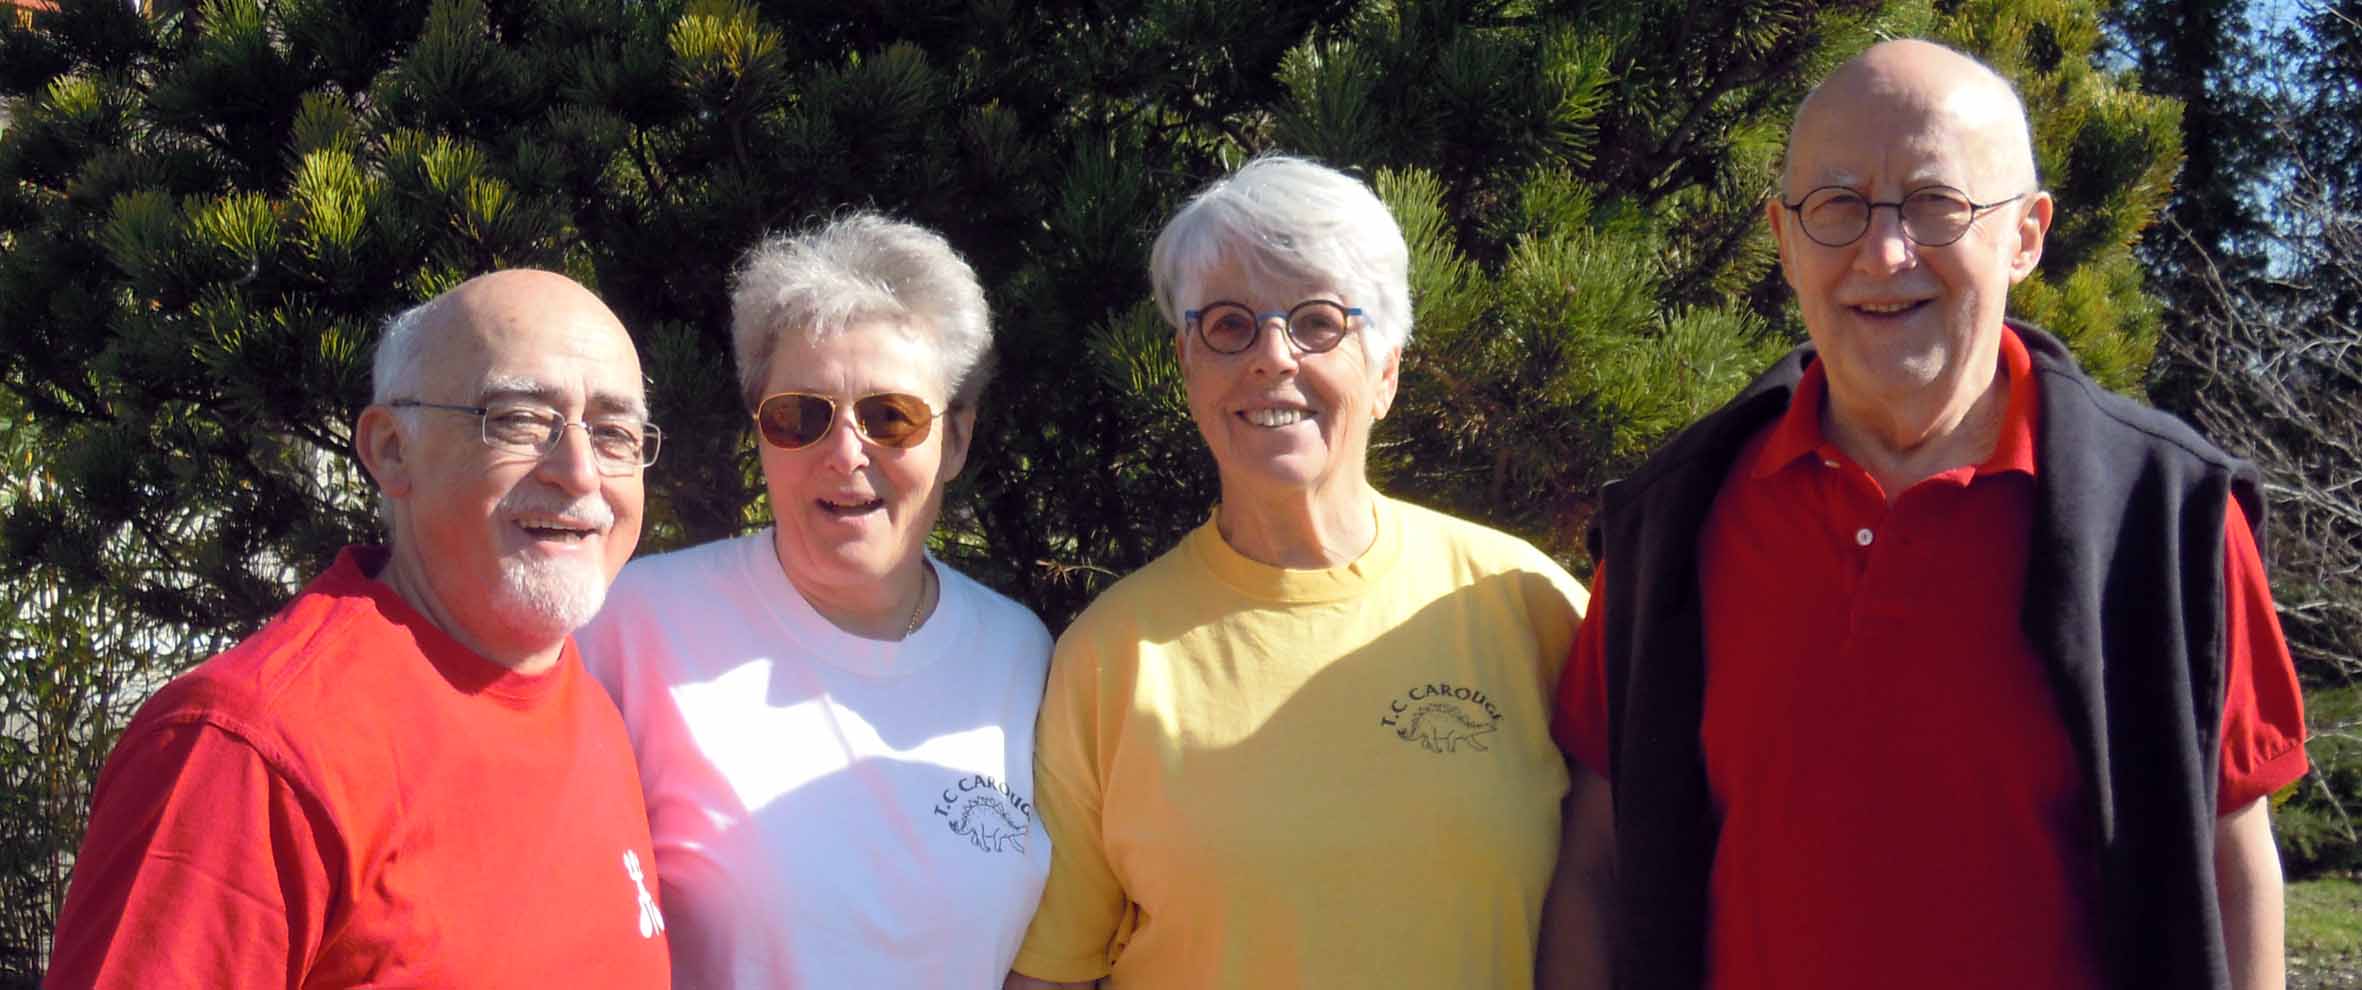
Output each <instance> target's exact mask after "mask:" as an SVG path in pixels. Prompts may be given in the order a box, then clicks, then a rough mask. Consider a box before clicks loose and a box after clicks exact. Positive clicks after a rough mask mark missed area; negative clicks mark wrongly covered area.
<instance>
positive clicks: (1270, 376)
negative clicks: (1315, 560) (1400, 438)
mask: <svg viewBox="0 0 2362 990" xmlns="http://www.w3.org/2000/svg"><path fill="white" fill-rule="evenodd" d="M1180 297H1181V298H1182V299H1184V300H1186V301H1187V306H1188V308H1191V309H1203V308H1205V307H1206V306H1207V305H1208V304H1210V303H1214V302H1218V301H1226V302H1235V303H1240V304H1243V305H1245V306H1246V307H1248V308H1249V309H1250V310H1252V311H1253V312H1256V313H1272V312H1285V311H1287V310H1289V309H1291V308H1293V307H1295V306H1296V305H1297V304H1299V303H1302V302H1304V301H1305V300H1308V299H1328V300H1333V301H1336V302H1339V303H1341V304H1343V305H1346V306H1351V305H1353V304H1354V302H1353V300H1351V299H1347V298H1345V297H1344V296H1343V295H1342V294H1341V293H1339V292H1337V291H1336V289H1335V288H1334V287H1332V286H1322V285H1307V284H1273V283H1272V282H1270V281H1269V280H1251V279H1249V278H1247V277H1246V276H1245V274H1244V273H1243V272H1242V271H1241V270H1240V268H1239V266H1237V265H1235V264H1227V263H1226V264H1223V265H1220V266H1217V267H1216V268H1214V269H1213V270H1212V271H1210V272H1208V273H1207V274H1206V275H1205V276H1204V277H1202V278H1196V279H1190V280H1187V282H1186V284H1184V285H1183V286H1182V289H1181V293H1180ZM1353 326H1354V329H1353V330H1352V331H1351V332H1348V333H1347V334H1346V335H1345V338H1344V339H1343V340H1342V341H1340V342H1339V343H1338V344H1337V346H1336V347H1335V348H1333V349H1331V350H1328V351H1324V352H1321V353H1318V354H1306V353H1303V352H1301V351H1299V350H1297V349H1296V347H1295V345H1294V344H1293V343H1292V342H1291V341H1289V339H1288V335H1287V333H1286V332H1285V331H1284V329H1283V328H1282V326H1281V321H1280V320H1279V318H1277V317H1273V318H1271V319H1269V320H1266V321H1264V323H1263V331H1262V333H1261V334H1260V335H1258V336H1257V337H1256V339H1255V341H1254V343H1253V344H1252V345H1251V346H1249V347H1248V348H1247V349H1246V350H1245V351H1243V352H1241V353H1238V354H1218V353H1215V352H1214V351H1213V350H1212V349H1210V348H1208V347H1207V346H1206V345H1205V342H1204V341H1203V340H1201V339H1199V338H1198V334H1197V331H1196V329H1195V328H1194V327H1183V328H1181V330H1180V332H1179V333H1178V335H1177V336H1176V337H1175V341H1174V343H1175V346H1176V347H1178V348H1179V350H1180V356H1181V370H1182V377H1183V380H1184V382H1185V383H1186V385H1187V387H1188V391H1189V411H1190V415H1191V417H1192V418H1194V419H1195V420H1196V421H1197V429H1198V433H1199V434H1200V435H1201V436H1203V437H1205V440H1206V447H1207V448H1208V449H1209V450H1211V451H1212V452H1213V455H1214V464H1215V466H1216V467H1217V468H1218V469H1219V470H1220V472H1221V476H1222V498H1223V501H1224V502H1228V503H1237V502H1244V501H1248V500H1252V499H1256V498H1260V497H1272V496H1284V495H1286V494H1288V493H1301V492H1322V491H1345V490H1354V489H1357V488H1358V487H1361V486H1366V485H1367V483H1368V482H1367V475H1366V472H1365V467H1364V464H1365V461H1366V459H1367V456H1368V453H1369V444H1370V428H1371V426H1372V424H1374V423H1375V422H1376V421H1378V420H1380V419H1383V418H1385V416H1386V412H1387V409H1388V408H1389V407H1391V406H1392V405H1393V403H1394V392H1395V385H1396V376H1397V374H1398V373H1399V371H1400V366H1401V356H1402V352H1401V350H1400V349H1398V348H1388V349H1386V351H1385V352H1384V353H1381V354H1372V353H1370V351H1369V347H1370V346H1371V342H1370V337H1369V336H1368V335H1366V334H1364V333H1361V332H1359V330H1358V328H1359V326H1360V321H1359V320H1358V319H1356V320H1355V321H1354V324H1353Z"/></svg>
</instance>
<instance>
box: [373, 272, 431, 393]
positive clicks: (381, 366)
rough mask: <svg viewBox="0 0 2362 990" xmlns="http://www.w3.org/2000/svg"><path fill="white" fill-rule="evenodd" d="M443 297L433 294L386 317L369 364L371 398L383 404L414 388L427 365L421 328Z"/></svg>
mask: <svg viewBox="0 0 2362 990" xmlns="http://www.w3.org/2000/svg"><path fill="white" fill-rule="evenodd" d="M442 301H443V297H442V296H436V297H435V298H433V299H429V300H427V301H425V302H422V303H419V304H418V305H416V306H412V307H410V308H409V309H405V310H403V311H401V312H399V313H396V314H394V316H393V317H392V318H391V319H388V320H386V321H385V329H384V330H383V331H381V332H380V333H379V334H378V336H377V352H376V355H375V356H374V357H373V358H372V359H371V361H370V365H369V401H370V402H372V403H375V404H378V405H383V404H385V403H388V402H392V401H394V400H395V399H398V398H403V397H404V395H403V393H406V392H412V391H416V390H417V388H418V379H419V376H420V375H422V374H424V373H425V371H424V369H425V367H426V339H425V338H426V334H425V333H423V332H421V328H422V327H424V326H425V325H426V323H427V321H428V318H429V317H430V316H432V315H434V310H435V307H436V306H438V305H440V304H441V303H442Z"/></svg>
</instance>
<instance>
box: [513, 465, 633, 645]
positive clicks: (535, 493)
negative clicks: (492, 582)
mask: <svg viewBox="0 0 2362 990" xmlns="http://www.w3.org/2000/svg"><path fill="white" fill-rule="evenodd" d="M498 511H499V512H500V513H501V514H502V515H503V516H504V517H507V518H514V517H516V516H518V515H525V514H547V515H556V516H565V517H567V518H570V519H573V520H577V521H580V522H583V523H587V524H589V525H592V526H595V527H597V528H598V529H599V530H600V531H601V532H602V533H604V532H606V531H608V530H611V529H613V528H614V525H615V512H614V510H612V509H610V508H608V507H607V503H606V502H605V500H603V499H601V498H599V497H598V496H597V495H588V496H585V497H583V498H581V499H569V498H566V497H564V496H563V495H559V494H557V493H554V492H548V491H543V490H536V489H532V488H525V487H520V488H518V489H516V490H515V491H512V492H510V493H509V494H508V497H506V498H503V499H501V500H500V505H499V507H498ZM606 601H607V574H606V572H605V570H604V569H602V568H601V566H600V565H599V563H598V562H596V561H590V560H574V561H553V560H541V559H535V558H530V557H524V558H520V557H503V558H501V561H500V586H499V587H498V588H496V589H494V590H493V593H492V606H493V608H494V609H495V610H497V612H498V613H499V614H501V615H504V616H507V617H508V619H509V621H510V622H511V623H513V625H514V628H515V630H516V631H517V632H519V633H523V634H527V635H530V636H532V637H534V638H536V639H544V640H556V639H560V638H563V637H565V636H566V635H567V634H569V633H572V632H573V631H574V630H576V629H580V628H582V625H583V623H586V622H589V621H590V620H591V616H593V615H597V614H598V612H599V606H600V605H602V604H604V603H605V602H606Z"/></svg>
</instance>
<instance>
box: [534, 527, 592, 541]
mask: <svg viewBox="0 0 2362 990" xmlns="http://www.w3.org/2000/svg"><path fill="white" fill-rule="evenodd" d="M524 527H525V532H527V533H529V534H531V535H532V537H533V538H534V539H536V540H562V541H565V542H569V543H570V542H574V541H577V540H587V539H589V538H590V535H591V533H593V532H595V531H594V530H590V529H585V528H582V527H577V526H554V525H548V524H543V523H525V524H524Z"/></svg>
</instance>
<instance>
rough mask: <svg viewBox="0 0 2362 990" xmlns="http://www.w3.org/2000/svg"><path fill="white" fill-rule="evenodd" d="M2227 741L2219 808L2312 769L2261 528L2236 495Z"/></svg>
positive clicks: (2228, 520) (2226, 562)
mask: <svg viewBox="0 0 2362 990" xmlns="http://www.w3.org/2000/svg"><path fill="white" fill-rule="evenodd" d="M2223 649H2224V654H2225V655H2224V663H2223V743H2222V769H2221V772H2220V776H2219V778H2218V781H2217V789H2216V792H2215V793H2216V806H2215V811H2216V813H2217V814H2229V813H2231V812H2234V811H2237V810H2239V809H2241V808H2244V807H2247V806H2248V805H2249V804H2253V803H2254V802H2255V801H2256V799H2258V798H2261V797H2263V796H2265V795H2267V794H2270V793H2272V792H2273V791H2277V790H2279V789H2281V788H2283V787H2286V786H2288V785H2289V784H2292V783H2294V782H2296V779H2297V778H2299V777H2302V776H2304V775H2305V770H2306V767H2307V763H2306V760H2305V745H2304V743H2305V710H2304V699H2303V696H2302V695H2301V694H2300V693H2299V691H2298V688H2297V682H2296V663H2295V661H2294V660H2292V659H2291V658H2290V657H2289V655H2288V640H2287V639H2286V638H2285V637H2283V636H2282V635H2281V632H2280V617H2279V615H2278V613H2276V612H2275V611H2274V610H2273V608H2272V589H2271V588H2270V587H2269V586H2268V585H2267V584H2266V583H2265V580H2264V562H2263V556H2262V554H2260V553H2258V552H2257V551H2256V545H2255V531H2254V530H2253V529H2252V528H2250V527H2249V525H2248V522H2247V513H2246V512H2245V511H2243V510H2241V509H2240V507H2239V501H2238V500H2237V499H2232V500H2231V505H2230V511H2229V512H2227V513H2225V514H2224V517H2223Z"/></svg>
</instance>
